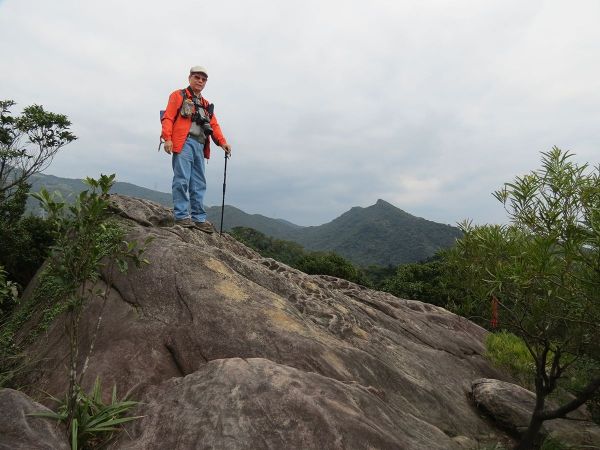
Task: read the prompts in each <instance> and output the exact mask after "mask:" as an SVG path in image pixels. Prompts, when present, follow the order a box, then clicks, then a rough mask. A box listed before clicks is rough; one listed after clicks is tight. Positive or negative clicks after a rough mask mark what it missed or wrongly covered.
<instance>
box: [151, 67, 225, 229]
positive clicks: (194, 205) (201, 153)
mask: <svg viewBox="0 0 600 450" xmlns="http://www.w3.org/2000/svg"><path fill="white" fill-rule="evenodd" d="M188 79H189V83H190V84H189V86H188V87H187V88H186V89H181V90H177V91H174V92H172V93H171V95H170V96H169V103H168V104H167V109H166V110H165V112H164V115H163V117H162V134H161V137H162V138H163V139H164V141H165V147H164V148H165V152H167V153H168V154H172V155H173V156H172V158H173V159H172V164H173V185H172V189H173V213H174V216H175V224H176V225H181V226H184V227H188V228H197V229H199V230H201V231H204V232H206V233H212V232H213V231H214V228H213V226H212V224H211V223H210V222H208V221H207V220H206V211H205V210H204V203H203V202H204V194H205V193H206V176H205V165H204V164H205V163H204V158H206V159H208V158H210V139H209V138H210V137H212V139H213V141H215V143H216V144H217V145H218V146H220V147H221V148H222V149H223V150H224V151H225V153H226V156H227V157H229V155H230V154H231V146H230V145H229V144H228V143H227V141H226V139H225V137H224V136H223V133H222V132H221V127H220V126H219V122H217V117H216V116H215V115H214V114H213V105H212V104H209V102H208V101H207V100H206V99H205V98H203V97H202V90H203V89H204V88H205V86H206V82H207V80H208V71H207V70H206V69H205V68H204V67H202V66H194V67H192V68H191V69H190V76H189V78H188Z"/></svg>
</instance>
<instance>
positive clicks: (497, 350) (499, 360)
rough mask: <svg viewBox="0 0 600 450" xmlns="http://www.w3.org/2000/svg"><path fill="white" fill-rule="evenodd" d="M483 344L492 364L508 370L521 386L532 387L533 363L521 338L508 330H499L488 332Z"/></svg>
mask: <svg viewBox="0 0 600 450" xmlns="http://www.w3.org/2000/svg"><path fill="white" fill-rule="evenodd" d="M485 346H486V354H485V355H486V357H487V358H488V359H489V360H490V361H491V362H492V364H494V365H495V366H497V367H500V368H502V369H504V370H506V371H507V372H509V373H510V374H511V375H512V376H513V377H515V378H516V379H517V380H518V381H519V383H520V384H522V385H523V386H525V387H527V388H529V389H531V388H532V387H533V377H532V374H531V373H532V370H533V369H534V367H535V365H534V362H533V358H532V357H531V354H530V353H529V350H527V346H526V345H525V342H523V339H521V338H520V337H518V336H516V335H514V334H512V333H509V332H508V331H500V332H497V333H490V334H488V336H487V338H486V341H485Z"/></svg>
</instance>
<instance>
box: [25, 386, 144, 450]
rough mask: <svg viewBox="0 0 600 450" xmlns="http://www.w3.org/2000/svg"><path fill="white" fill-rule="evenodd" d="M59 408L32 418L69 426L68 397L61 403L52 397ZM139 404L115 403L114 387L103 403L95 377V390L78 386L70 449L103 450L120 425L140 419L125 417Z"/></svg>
mask: <svg viewBox="0 0 600 450" xmlns="http://www.w3.org/2000/svg"><path fill="white" fill-rule="evenodd" d="M52 399H53V400H54V401H56V402H57V403H58V404H59V406H58V409H57V412H56V413H54V412H50V413H34V414H31V415H32V416H38V417H48V418H51V419H55V420H58V421H60V422H64V423H65V424H66V425H67V426H68V425H69V423H68V422H69V411H68V403H69V402H68V398H67V399H65V400H63V401H61V400H58V399H57V398H55V397H52ZM138 403H139V402H135V401H132V400H127V399H126V398H124V399H121V400H117V388H116V386H113V390H112V397H111V401H110V403H104V402H103V401H102V386H101V384H100V380H99V379H98V378H96V382H95V383H94V387H93V389H92V391H91V392H90V393H89V394H86V393H85V392H84V391H83V390H82V389H81V388H80V387H79V386H78V387H77V400H76V402H75V410H74V412H73V417H72V419H71V424H70V433H69V434H70V436H71V449H72V450H77V449H80V448H81V449H92V448H105V447H106V446H107V445H108V444H109V443H110V442H111V441H112V440H113V439H114V438H115V436H116V432H117V431H119V429H120V426H121V425H122V424H123V423H125V422H130V421H132V420H135V419H139V418H140V417H142V416H134V417H126V414H127V413H128V412H129V410H130V409H132V408H133V407H135V406H136V405H137V404H138Z"/></svg>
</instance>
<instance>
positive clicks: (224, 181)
mask: <svg viewBox="0 0 600 450" xmlns="http://www.w3.org/2000/svg"><path fill="white" fill-rule="evenodd" d="M227 159H228V154H227V152H225V170H224V171H223V202H222V203H221V230H220V231H219V236H223V213H224V212H225V186H226V185H227V183H226V182H227Z"/></svg>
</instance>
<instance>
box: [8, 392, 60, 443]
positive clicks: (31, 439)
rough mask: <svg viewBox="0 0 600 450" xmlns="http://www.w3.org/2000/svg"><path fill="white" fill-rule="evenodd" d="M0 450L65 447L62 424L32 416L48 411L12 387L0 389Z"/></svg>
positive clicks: (48, 411)
mask: <svg viewBox="0 0 600 450" xmlns="http://www.w3.org/2000/svg"><path fill="white" fill-rule="evenodd" d="M0 409H1V410H2V414H0V450H32V449H36V450H69V449H70V448H71V447H70V446H69V444H68V441H67V436H66V432H65V428H64V426H62V425H61V424H59V423H58V422H57V421H56V420H53V419H48V418H45V417H40V416H35V414H40V413H50V412H51V411H50V410H49V409H48V408H46V407H45V406H43V405H40V404H39V403H36V402H34V401H33V400H31V399H30V398H29V397H28V396H26V395H25V394H23V393H22V392H19V391H14V390H12V389H0Z"/></svg>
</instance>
